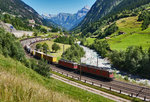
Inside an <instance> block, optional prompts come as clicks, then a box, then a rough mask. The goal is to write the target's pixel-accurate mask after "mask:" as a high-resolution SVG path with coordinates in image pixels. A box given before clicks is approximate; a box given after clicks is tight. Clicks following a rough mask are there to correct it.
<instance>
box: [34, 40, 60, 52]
mask: <svg viewBox="0 0 150 102" xmlns="http://www.w3.org/2000/svg"><path fill="white" fill-rule="evenodd" d="M60 49H61V48H60V46H59V45H58V44H57V43H54V44H53V45H52V50H53V51H54V52H57V51H58V50H60ZM36 50H40V51H43V52H44V53H46V54H47V52H48V50H50V49H49V46H48V45H47V43H44V44H40V43H38V44H36Z"/></svg>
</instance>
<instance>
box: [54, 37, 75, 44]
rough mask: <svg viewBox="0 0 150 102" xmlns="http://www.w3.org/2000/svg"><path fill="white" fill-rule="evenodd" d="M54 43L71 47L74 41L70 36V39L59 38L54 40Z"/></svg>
mask: <svg viewBox="0 0 150 102" xmlns="http://www.w3.org/2000/svg"><path fill="white" fill-rule="evenodd" d="M54 42H57V43H62V44H70V45H72V44H74V42H75V39H74V38H73V37H72V36H70V37H67V36H60V37H58V38H56V39H55V40H54Z"/></svg>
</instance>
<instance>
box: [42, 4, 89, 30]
mask: <svg viewBox="0 0 150 102" xmlns="http://www.w3.org/2000/svg"><path fill="white" fill-rule="evenodd" d="M89 10H90V8H89V7H88V6H85V7H84V8H82V9H81V10H79V11H78V12H77V13H75V14H70V13H59V14H58V15H51V14H48V15H44V14H43V15H42V17H43V18H44V19H47V20H51V21H53V22H54V23H56V24H58V25H60V26H62V27H64V28H66V29H67V30H70V29H71V28H72V27H75V26H77V25H78V24H79V23H80V22H81V21H82V20H83V19H84V17H85V16H86V14H87V13H88V11H89Z"/></svg>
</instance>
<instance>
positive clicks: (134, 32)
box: [108, 17, 150, 50]
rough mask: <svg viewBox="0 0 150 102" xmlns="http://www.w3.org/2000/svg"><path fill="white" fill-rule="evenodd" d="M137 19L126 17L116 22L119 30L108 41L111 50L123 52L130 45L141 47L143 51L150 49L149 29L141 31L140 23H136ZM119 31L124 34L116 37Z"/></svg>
mask: <svg viewBox="0 0 150 102" xmlns="http://www.w3.org/2000/svg"><path fill="white" fill-rule="evenodd" d="M137 19H138V17H128V18H123V19H120V20H118V21H117V22H116V23H117V26H118V27H119V30H118V31H117V32H115V33H114V34H112V35H111V37H112V38H111V39H109V40H108V43H109V44H110V47H111V49H112V50H125V49H126V48H127V47H128V46H132V45H136V46H142V47H143V48H144V49H148V48H149V47H150V28H148V29H146V30H144V31H142V30H141V24H142V22H137ZM119 31H123V32H125V34H124V35H119V36H116V35H117V34H118V32H119Z"/></svg>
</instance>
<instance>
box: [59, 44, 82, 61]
mask: <svg viewBox="0 0 150 102" xmlns="http://www.w3.org/2000/svg"><path fill="white" fill-rule="evenodd" d="M84 55H85V52H84V50H83V48H82V47H80V46H79V45H78V44H74V45H71V47H70V48H68V49H67V50H66V51H65V52H64V53H63V54H62V58H63V59H65V60H69V61H74V62H77V63H79V62H80V59H81V57H83V56H84Z"/></svg>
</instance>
